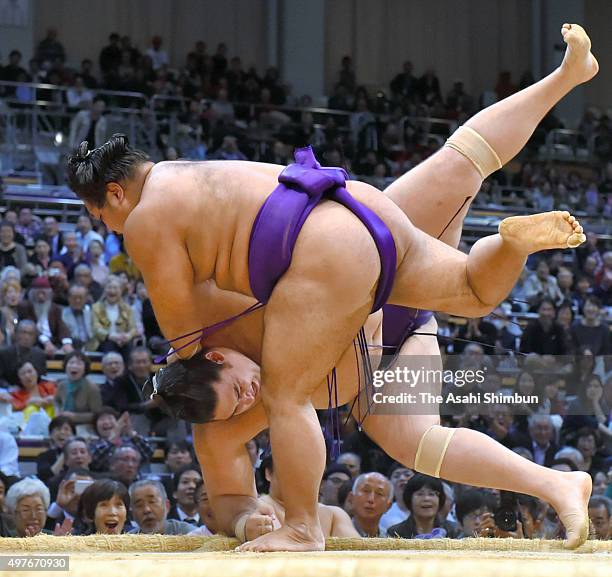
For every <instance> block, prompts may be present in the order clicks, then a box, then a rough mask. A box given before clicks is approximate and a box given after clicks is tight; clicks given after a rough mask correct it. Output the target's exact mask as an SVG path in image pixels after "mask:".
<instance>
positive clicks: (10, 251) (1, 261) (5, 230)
mask: <svg viewBox="0 0 612 577" xmlns="http://www.w3.org/2000/svg"><path fill="white" fill-rule="evenodd" d="M26 262H28V254H27V252H26V249H25V247H24V246H23V245H21V244H19V243H17V242H15V225H14V224H12V223H10V222H8V221H6V220H4V221H2V222H0V269H3V268H4V267H6V266H14V267H16V268H17V269H19V270H21V267H22V266H23V265H24V264H25V263H26Z"/></svg>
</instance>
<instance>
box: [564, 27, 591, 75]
mask: <svg viewBox="0 0 612 577" xmlns="http://www.w3.org/2000/svg"><path fill="white" fill-rule="evenodd" d="M561 35H562V36H563V40H564V42H565V43H566V44H567V49H566V51H565V56H564V58H563V62H562V63H561V71H562V72H563V73H564V74H566V75H567V76H568V77H569V78H570V80H571V82H572V83H573V84H574V85H578V84H582V83H583V82H587V81H588V80H590V79H591V78H593V76H595V75H596V74H597V72H598V71H599V63H598V62H597V59H596V58H595V56H593V54H591V39H590V38H589V36H588V35H587V33H586V32H585V30H584V28H583V27H582V26H580V25H579V24H564V25H563V26H562V28H561Z"/></svg>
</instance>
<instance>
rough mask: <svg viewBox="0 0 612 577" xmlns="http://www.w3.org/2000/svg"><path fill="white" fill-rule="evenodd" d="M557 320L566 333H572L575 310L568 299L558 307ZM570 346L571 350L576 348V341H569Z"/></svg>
mask: <svg viewBox="0 0 612 577" xmlns="http://www.w3.org/2000/svg"><path fill="white" fill-rule="evenodd" d="M555 320H556V321H557V323H558V324H559V325H560V326H561V328H562V329H563V330H564V332H565V333H566V334H571V329H572V324H573V323H574V310H573V309H572V305H571V304H570V303H569V302H568V301H563V302H562V303H561V306H559V308H558V309H557V316H556V317H555ZM568 346H569V347H570V350H573V349H574V348H575V343H574V342H569V343H568Z"/></svg>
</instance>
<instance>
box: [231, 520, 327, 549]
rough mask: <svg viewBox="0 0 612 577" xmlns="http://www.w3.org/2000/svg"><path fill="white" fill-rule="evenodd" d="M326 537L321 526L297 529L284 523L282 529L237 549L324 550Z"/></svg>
mask: <svg viewBox="0 0 612 577" xmlns="http://www.w3.org/2000/svg"><path fill="white" fill-rule="evenodd" d="M324 550H325V538H324V537H323V532H322V531H321V528H320V527H316V528H315V527H308V528H306V527H304V528H303V529H295V528H293V527H291V526H290V525H283V526H282V527H281V528H280V529H277V530H276V531H272V533H267V534H266V535H261V537H257V539H253V541H247V542H246V543H244V544H242V545H240V547H237V548H236V551H258V552H264V551H324Z"/></svg>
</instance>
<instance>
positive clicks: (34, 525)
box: [6, 479, 51, 537]
mask: <svg viewBox="0 0 612 577" xmlns="http://www.w3.org/2000/svg"><path fill="white" fill-rule="evenodd" d="M50 501H51V499H50V496H49V489H48V488H47V487H46V486H45V485H44V483H43V482H42V481H40V480H39V479H23V480H21V481H19V482H17V483H15V484H14V485H12V486H11V488H10V489H9V490H8V493H7V494H6V504H7V507H8V509H9V511H10V512H11V513H12V514H13V515H14V519H15V535H14V537H34V536H36V535H38V534H39V533H48V531H46V530H44V527H45V523H46V522H47V509H48V508H49V504H50Z"/></svg>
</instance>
